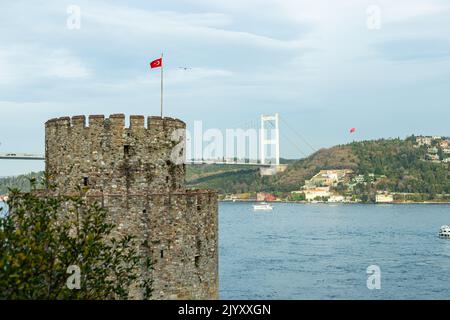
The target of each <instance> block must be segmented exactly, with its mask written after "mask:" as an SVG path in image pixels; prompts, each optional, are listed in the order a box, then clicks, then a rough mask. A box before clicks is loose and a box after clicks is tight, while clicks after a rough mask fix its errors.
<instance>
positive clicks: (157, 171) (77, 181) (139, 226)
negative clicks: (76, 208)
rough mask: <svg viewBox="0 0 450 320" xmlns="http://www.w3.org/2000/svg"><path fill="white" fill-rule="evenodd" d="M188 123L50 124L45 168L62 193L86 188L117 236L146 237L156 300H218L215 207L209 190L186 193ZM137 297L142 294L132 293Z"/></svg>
mask: <svg viewBox="0 0 450 320" xmlns="http://www.w3.org/2000/svg"><path fill="white" fill-rule="evenodd" d="M185 129H186V125H185V123H184V122H182V121H180V120H178V119H172V118H161V117H148V119H147V125H146V124H145V118H144V116H131V117H130V126H129V127H126V126H125V116H124V115H123V114H115V115H111V116H110V117H109V118H105V117H104V116H103V115H93V116H92V115H91V116H89V119H88V123H86V118H85V116H75V117H72V118H69V117H64V118H58V119H51V120H49V121H47V122H46V124H45V143H46V150H45V153H46V155H45V156H46V171H47V173H48V174H49V176H50V178H51V182H52V183H53V184H55V185H56V190H57V192H58V193H60V194H73V193H76V192H77V189H78V188H79V187H82V188H86V189H87V190H88V191H87V193H86V197H87V199H88V200H89V201H97V202H99V203H100V204H102V206H103V207H105V208H107V209H108V212H109V214H110V217H111V219H112V221H113V222H115V223H116V225H117V228H116V230H115V232H116V234H131V235H133V236H135V237H137V239H139V240H147V242H148V243H149V248H150V249H149V250H148V251H149V252H141V254H143V255H147V256H150V257H151V259H152V261H153V270H151V271H150V272H151V277H152V279H153V298H154V299H217V298H218V207H217V194H216V193H215V192H214V191H210V190H187V189H186V187H185V165H184V164H183V163H182V162H177V161H174V160H173V159H174V157H173V156H174V154H175V155H176V154H178V155H179V156H183V155H184V152H185V150H184V145H185V144H184V141H185ZM134 297H135V298H139V292H137V293H136V294H134Z"/></svg>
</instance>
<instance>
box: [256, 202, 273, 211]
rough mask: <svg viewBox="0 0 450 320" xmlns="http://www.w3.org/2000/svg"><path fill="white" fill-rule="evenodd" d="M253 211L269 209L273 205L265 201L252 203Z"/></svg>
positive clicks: (271, 208)
mask: <svg viewBox="0 0 450 320" xmlns="http://www.w3.org/2000/svg"><path fill="white" fill-rule="evenodd" d="M253 210H254V211H271V210H273V207H272V206H271V205H270V204H268V203H267V202H261V203H257V204H254V205H253Z"/></svg>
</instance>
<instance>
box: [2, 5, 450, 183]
mask: <svg viewBox="0 0 450 320" xmlns="http://www.w3.org/2000/svg"><path fill="white" fill-rule="evenodd" d="M123 3H124V2H123V1H97V0H96V1H93V0H90V1H77V0H71V1H20V0H17V1H8V2H7V1H5V0H1V2H0V110H1V115H0V117H1V120H2V121H1V125H2V128H1V130H0V133H1V135H0V143H1V145H0V152H11V151H15V152H35V153H43V150H44V127H43V124H44V122H45V121H46V120H47V119H49V118H54V117H58V116H66V115H77V114H106V115H108V114H112V113H126V114H128V115H129V114H153V115H157V114H158V112H159V73H158V71H155V70H153V71H152V70H149V68H148V63H149V62H150V61H151V60H152V59H154V58H157V57H158V56H159V54H160V52H164V55H165V65H166V69H165V70H166V76H165V92H166V95H165V101H166V104H165V106H166V113H167V115H170V116H173V117H178V118H181V119H183V120H185V121H186V122H187V123H188V125H190V126H191V125H192V124H193V122H194V121H195V120H202V121H203V127H204V128H220V129H225V128H233V127H236V126H240V125H242V124H244V123H248V122H255V121H256V120H257V119H258V117H259V115H260V114H263V113H264V114H272V113H275V112H278V113H279V114H280V116H281V118H282V119H284V121H286V122H287V123H288V124H287V125H283V122H282V123H281V130H282V140H283V142H282V145H281V154H282V156H284V157H289V158H300V157H302V156H303V154H308V153H310V152H311V149H310V148H309V147H308V146H307V145H306V144H305V143H304V142H303V141H302V140H299V139H298V136H297V135H295V134H293V132H292V130H290V129H288V126H289V128H295V130H296V131H297V132H298V133H300V134H301V135H302V136H303V137H304V138H305V139H306V140H307V141H308V142H309V144H311V145H312V146H313V147H315V148H320V147H327V146H331V145H335V144H341V143H346V142H349V141H351V140H352V139H358V140H361V139H373V138H380V137H398V136H400V137H405V136H407V135H409V134H412V133H415V134H420V133H424V134H439V135H448V134H450V132H449V131H450V130H449V128H450V126H449V119H450V32H449V30H450V3H449V1H448V0H443V1H440V0H396V1H389V0H372V1H365V0H340V1H322V0H315V1H305V0H267V1H263V0H164V1H162V0H161V1H144V0H142V1H137V0H136V1H127V4H126V5H125V4H123ZM71 5H75V6H77V7H78V8H79V9H80V13H81V16H80V28H79V29H78V28H73V26H74V24H73V23H74V20H73V12H74V11H73V10H72V11H71V10H70V8H71V7H70V6H71ZM179 67H189V68H190V69H187V70H184V69H180V68H179ZM351 127H356V128H357V132H356V134H355V135H352V136H350V135H349V128H351ZM283 136H284V137H287V138H283ZM288 141H295V142H296V143H297V144H298V147H294V146H292V145H291V143H290V142H288ZM42 167H43V165H42V164H41V163H33V162H11V161H2V162H0V176H5V175H12V174H19V173H22V172H28V171H31V170H38V169H41V168H42Z"/></svg>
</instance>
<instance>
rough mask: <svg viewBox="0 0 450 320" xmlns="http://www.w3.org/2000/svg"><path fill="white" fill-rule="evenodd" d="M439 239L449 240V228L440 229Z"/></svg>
mask: <svg viewBox="0 0 450 320" xmlns="http://www.w3.org/2000/svg"><path fill="white" fill-rule="evenodd" d="M439 237H440V238H447V239H450V227H449V226H442V227H441V229H439Z"/></svg>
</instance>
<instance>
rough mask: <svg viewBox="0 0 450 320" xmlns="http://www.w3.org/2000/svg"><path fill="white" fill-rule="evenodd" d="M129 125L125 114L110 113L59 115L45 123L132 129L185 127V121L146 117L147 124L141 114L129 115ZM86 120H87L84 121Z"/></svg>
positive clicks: (63, 125) (50, 125)
mask: <svg viewBox="0 0 450 320" xmlns="http://www.w3.org/2000/svg"><path fill="white" fill-rule="evenodd" d="M129 119H130V126H129V127H126V126H125V115H124V114H112V115H110V116H109V117H105V116H104V115H90V116H88V117H87V118H86V116H84V115H78V116H73V117H60V118H53V119H50V120H48V121H47V122H46V123H45V126H46V127H55V126H59V127H67V128H80V127H81V128H89V127H108V126H113V127H114V128H122V129H133V128H144V129H152V128H154V127H157V126H165V127H169V128H179V129H184V128H186V123H184V122H183V121H181V120H180V119H176V118H171V117H164V118H161V117H156V116H149V117H147V124H146V123H145V116H143V115H131V116H130V117H129ZM86 120H87V121H86Z"/></svg>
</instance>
